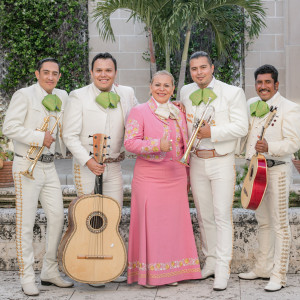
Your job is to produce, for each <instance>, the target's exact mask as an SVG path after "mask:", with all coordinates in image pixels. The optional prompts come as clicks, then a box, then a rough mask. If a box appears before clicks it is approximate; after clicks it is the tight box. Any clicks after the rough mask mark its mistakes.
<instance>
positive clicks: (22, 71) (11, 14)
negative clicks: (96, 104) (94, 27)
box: [0, 0, 89, 98]
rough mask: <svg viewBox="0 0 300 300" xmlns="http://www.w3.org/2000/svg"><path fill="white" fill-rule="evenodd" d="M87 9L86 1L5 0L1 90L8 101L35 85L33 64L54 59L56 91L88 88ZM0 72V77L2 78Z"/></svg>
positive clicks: (0, 20) (0, 22)
mask: <svg viewBox="0 0 300 300" xmlns="http://www.w3.org/2000/svg"><path fill="white" fill-rule="evenodd" d="M87 13H88V9H87V1H85V0H77V1H75V0H68V1H66V0H5V1H1V3H0V54H1V56H2V57H3V58H2V59H0V63H1V65H2V72H1V70H0V75H1V76H0V89H1V93H2V95H3V96H4V97H5V98H7V97H11V95H12V94H13V93H14V92H15V91H16V90H17V89H19V88H21V87H24V86H28V85H30V84H32V83H33V82H35V76H34V71H35V68H36V63H37V61H39V60H40V59H43V58H45V57H49V56H50V57H54V58H56V59H58V60H59V61H60V63H61V73H62V76H61V79H60V81H59V83H58V87H59V88H62V89H65V90H67V91H68V92H70V91H71V90H73V89H75V88H78V87H81V86H83V85H86V84H87V83H88V81H89V72H88V50H89V49H88V14H87ZM1 73H2V74H1Z"/></svg>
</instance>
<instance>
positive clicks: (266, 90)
mask: <svg viewBox="0 0 300 300" xmlns="http://www.w3.org/2000/svg"><path fill="white" fill-rule="evenodd" d="M259 92H270V90H269V89H260V90H259Z"/></svg>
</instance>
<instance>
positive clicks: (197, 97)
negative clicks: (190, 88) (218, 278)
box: [190, 88, 217, 106]
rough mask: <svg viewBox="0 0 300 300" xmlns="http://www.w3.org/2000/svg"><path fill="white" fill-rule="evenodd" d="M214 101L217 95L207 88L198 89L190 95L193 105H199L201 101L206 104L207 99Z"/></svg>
mask: <svg viewBox="0 0 300 300" xmlns="http://www.w3.org/2000/svg"><path fill="white" fill-rule="evenodd" d="M209 98H211V99H212V100H215V99H216V98H217V95H216V94H215V93H214V92H213V91H212V90H211V89H209V88H205V89H199V90H197V91H195V92H193V93H192V94H191V95H190V99H191V101H192V103H193V105H196V106H197V105H199V104H200V103H201V102H202V101H203V102H204V103H205V104H206V103H207V101H208V99H209Z"/></svg>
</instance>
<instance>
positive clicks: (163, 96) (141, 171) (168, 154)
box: [124, 71, 201, 287]
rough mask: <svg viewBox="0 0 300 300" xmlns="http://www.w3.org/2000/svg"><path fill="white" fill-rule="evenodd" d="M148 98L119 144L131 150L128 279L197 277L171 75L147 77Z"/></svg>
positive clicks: (181, 123) (183, 132)
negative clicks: (171, 100)
mask: <svg viewBox="0 0 300 300" xmlns="http://www.w3.org/2000/svg"><path fill="white" fill-rule="evenodd" d="M150 90H151V93H152V97H151V99H150V100H149V101H148V102H147V103H144V104H141V105H139V106H136V107H134V108H133V109H132V110H131V112H130V115H129V117H128V120H127V124H126V133H125V142H124V144H125V148H126V150H127V151H130V152H132V153H135V154H137V160H136V164H135V168H134V175H133V180H132V197H131V219H130V229H129V245H128V283H133V282H138V284H140V285H143V286H146V287H154V286H158V285H165V284H169V285H177V282H178V281H181V280H188V279H198V278H201V271H200V265H199V259H198V254H197V250H196V245H195V239H194V235H193V228H192V223H191V218H190V210H189V203H188V197H187V170H186V167H185V166H184V165H182V164H180V163H178V162H177V161H178V160H180V158H181V157H182V155H183V153H184V151H185V148H186V142H187V126H186V120H185V116H184V114H183V113H182V112H181V111H180V110H179V109H178V108H177V107H176V106H175V105H173V104H172V103H171V102H170V100H169V99H170V97H171V96H172V94H173V92H174V78H173V76H172V75H171V74H170V73H168V72H167V71H160V72H157V73H156V74H155V75H154V76H153V79H152V82H151V85H150Z"/></svg>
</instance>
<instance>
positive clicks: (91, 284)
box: [89, 283, 105, 288]
mask: <svg viewBox="0 0 300 300" xmlns="http://www.w3.org/2000/svg"><path fill="white" fill-rule="evenodd" d="M89 286H92V287H95V288H101V287H105V284H104V283H89Z"/></svg>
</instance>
